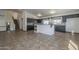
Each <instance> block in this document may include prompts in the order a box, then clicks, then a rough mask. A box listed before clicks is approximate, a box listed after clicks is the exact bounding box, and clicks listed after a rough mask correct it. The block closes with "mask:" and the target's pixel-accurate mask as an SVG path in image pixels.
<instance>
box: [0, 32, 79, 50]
mask: <svg viewBox="0 0 79 59" xmlns="http://www.w3.org/2000/svg"><path fill="white" fill-rule="evenodd" d="M78 49H79V34H74V35H71V33H61V32H56V33H55V34H54V35H52V36H49V35H45V34H41V33H34V32H31V31H29V32H23V31H17V32H0V50H78Z"/></svg>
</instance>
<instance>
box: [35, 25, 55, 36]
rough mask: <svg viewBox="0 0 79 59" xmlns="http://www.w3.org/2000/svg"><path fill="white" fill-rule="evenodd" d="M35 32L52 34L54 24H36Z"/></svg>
mask: <svg viewBox="0 0 79 59" xmlns="http://www.w3.org/2000/svg"><path fill="white" fill-rule="evenodd" d="M36 26H37V27H36V29H37V30H36V33H43V34H47V35H53V34H54V25H50V24H37V25H36Z"/></svg>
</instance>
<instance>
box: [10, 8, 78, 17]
mask: <svg viewBox="0 0 79 59" xmlns="http://www.w3.org/2000/svg"><path fill="white" fill-rule="evenodd" d="M9 10H12V11H16V12H21V11H22V10H23V9H9ZM25 10H26V11H27V12H29V13H31V14H34V15H35V16H37V14H42V16H40V17H41V18H42V17H49V16H59V15H68V14H79V9H25ZM51 11H55V13H53V14H51V13H50V12H51Z"/></svg>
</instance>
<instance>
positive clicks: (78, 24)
mask: <svg viewBox="0 0 79 59" xmlns="http://www.w3.org/2000/svg"><path fill="white" fill-rule="evenodd" d="M66 31H67V32H75V33H79V18H69V19H67V22H66Z"/></svg>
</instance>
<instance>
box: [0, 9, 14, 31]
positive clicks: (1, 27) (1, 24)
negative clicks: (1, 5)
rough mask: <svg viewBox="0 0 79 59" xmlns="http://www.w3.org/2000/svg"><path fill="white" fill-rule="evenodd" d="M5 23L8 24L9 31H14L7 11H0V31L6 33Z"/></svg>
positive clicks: (9, 13)
mask: <svg viewBox="0 0 79 59" xmlns="http://www.w3.org/2000/svg"><path fill="white" fill-rule="evenodd" d="M7 22H10V29H11V30H15V26H14V23H13V20H12V16H11V12H10V11H7V10H0V31H6V23H7Z"/></svg>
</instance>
